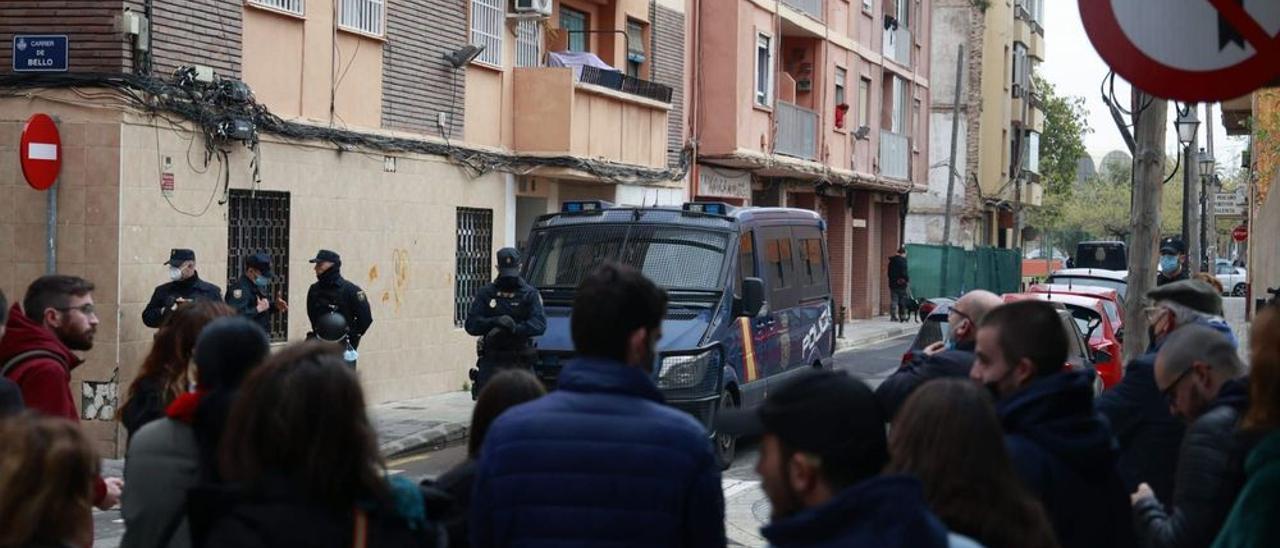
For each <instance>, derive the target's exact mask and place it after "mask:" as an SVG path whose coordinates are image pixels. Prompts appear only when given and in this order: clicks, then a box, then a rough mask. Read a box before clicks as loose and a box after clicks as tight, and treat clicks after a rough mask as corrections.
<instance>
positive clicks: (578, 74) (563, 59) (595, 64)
mask: <svg viewBox="0 0 1280 548" xmlns="http://www.w3.org/2000/svg"><path fill="white" fill-rule="evenodd" d="M547 66H549V67H569V68H571V69H573V79H574V81H582V69H583V67H591V68H594V69H596V70H598V71H601V72H614V73H617V75H618V76H619V80H618V81H619V84H620V83H621V76H622V72H621V71H619V70H618V69H616V68H613V66H612V65H610V64H609V63H606V62H604V60H603V59H600V56H598V55H596V54H594V53H591V52H589V51H561V52H551V53H548V54H547ZM590 83H595V82H590ZM606 87H614V86H606Z"/></svg>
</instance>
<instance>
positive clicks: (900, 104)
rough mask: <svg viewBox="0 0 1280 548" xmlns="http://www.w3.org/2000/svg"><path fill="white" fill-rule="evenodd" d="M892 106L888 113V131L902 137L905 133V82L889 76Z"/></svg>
mask: <svg viewBox="0 0 1280 548" xmlns="http://www.w3.org/2000/svg"><path fill="white" fill-rule="evenodd" d="M890 78H892V80H891V83H892V85H893V89H892V93H893V104H892V105H890V111H889V131H891V132H893V133H897V134H899V135H904V134H906V132H907V128H906V124H907V81H906V80H903V79H902V78H899V77H897V76H891V77H890Z"/></svg>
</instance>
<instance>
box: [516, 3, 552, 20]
mask: <svg viewBox="0 0 1280 548" xmlns="http://www.w3.org/2000/svg"><path fill="white" fill-rule="evenodd" d="M513 4H514V6H513V7H512V11H514V12H516V13H517V14H520V15H538V16H544V17H551V0H513Z"/></svg>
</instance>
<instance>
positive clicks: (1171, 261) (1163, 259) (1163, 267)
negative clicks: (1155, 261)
mask: <svg viewBox="0 0 1280 548" xmlns="http://www.w3.org/2000/svg"><path fill="white" fill-rule="evenodd" d="M1177 269H1178V257H1177V256H1176V255H1161V256H1160V271H1161V272H1164V273H1165V274H1172V273H1173V271H1175V270H1177Z"/></svg>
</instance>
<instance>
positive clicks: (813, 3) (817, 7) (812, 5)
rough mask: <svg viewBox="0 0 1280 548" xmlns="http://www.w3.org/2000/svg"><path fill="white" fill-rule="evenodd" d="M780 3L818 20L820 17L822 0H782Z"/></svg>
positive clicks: (821, 18) (820, 19)
mask: <svg viewBox="0 0 1280 548" xmlns="http://www.w3.org/2000/svg"><path fill="white" fill-rule="evenodd" d="M782 3H784V4H786V5H788V6H791V7H793V8H795V9H798V10H800V11H803V12H805V13H807V14H809V16H810V17H813V18H814V19H817V20H819V21H822V20H823V17H822V0H782Z"/></svg>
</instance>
